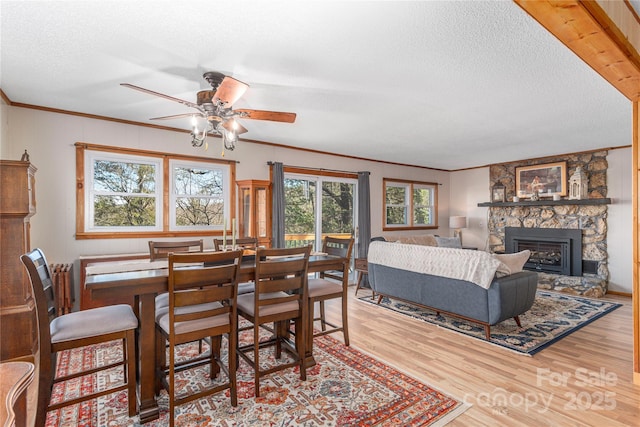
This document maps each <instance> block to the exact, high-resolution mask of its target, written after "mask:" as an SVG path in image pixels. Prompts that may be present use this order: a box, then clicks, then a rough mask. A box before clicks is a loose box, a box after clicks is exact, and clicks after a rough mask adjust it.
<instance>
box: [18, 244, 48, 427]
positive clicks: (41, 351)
mask: <svg viewBox="0 0 640 427" xmlns="http://www.w3.org/2000/svg"><path fill="white" fill-rule="evenodd" d="M20 260H21V261H22V264H24V266H25V267H26V269H27V273H28V276H29V282H30V283H31V292H32V294H33V299H34V301H35V305H36V319H37V327H38V351H37V353H36V354H37V355H38V356H37V358H36V360H35V363H36V364H37V369H38V371H39V375H38V401H39V403H38V405H39V406H40V404H41V402H40V400H41V396H45V398H43V399H44V400H45V401H46V402H47V403H48V398H49V397H50V393H51V388H52V387H53V377H54V373H53V370H54V369H55V366H56V353H55V352H53V351H52V346H51V329H49V323H50V322H51V320H53V319H54V318H55V317H56V316H57V313H56V303H55V301H56V299H55V294H54V290H53V281H52V280H51V271H50V270H49V264H47V260H46V258H45V256H44V253H43V252H42V250H41V249H39V248H36V249H34V250H32V251H31V252H28V253H26V254H24V255H21V256H20ZM47 387H48V388H47ZM37 411H38V415H36V418H38V419H42V420H43V421H44V419H45V418H44V417H46V415H45V414H46V406H45V407H44V408H40V407H38V408H37ZM42 411H44V412H42ZM36 421H37V420H36Z"/></svg>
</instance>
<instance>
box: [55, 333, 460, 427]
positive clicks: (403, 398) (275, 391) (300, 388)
mask: <svg viewBox="0 0 640 427" xmlns="http://www.w3.org/2000/svg"><path fill="white" fill-rule="evenodd" d="M241 339H242V338H241ZM223 343H226V340H223ZM193 352H197V344H191V345H189V344H187V345H185V346H183V347H182V348H180V351H179V353H180V354H181V355H184V354H191V353H193ZM265 352H266V353H265V359H267V358H269V357H270V358H271V359H273V357H272V354H273V349H272V348H271V349H269V348H267V349H265ZM118 353H119V349H118V346H115V345H109V344H103V345H96V346H92V347H87V348H85V349H84V350H74V351H70V352H69V351H68V352H64V353H63V354H62V357H60V360H59V362H58V370H59V371H67V370H73V369H74V366H77V365H78V364H85V365H86V364H88V365H91V363H95V362H97V363H106V362H107V361H109V360H112V359H114V358H119V357H121V355H120V354H118ZM224 353H225V355H226V350H225V351H224ZM314 357H315V359H316V362H317V364H316V366H314V367H313V368H311V369H309V370H307V381H300V375H299V371H298V369H297V368H295V369H287V370H284V371H280V372H277V373H274V374H272V375H269V376H267V377H265V378H263V379H262V380H261V382H260V386H261V387H260V389H261V395H262V396H261V397H260V398H256V397H255V393H254V383H253V370H252V368H251V367H249V365H247V364H246V363H245V362H244V361H243V360H241V361H240V366H239V370H238V374H237V380H238V406H237V407H236V408H234V407H232V406H231V404H230V399H229V394H228V390H227V391H226V392H222V393H219V394H218V395H214V396H211V397H209V398H203V399H200V400H197V401H194V402H190V403H186V404H184V405H182V406H179V407H178V408H177V410H176V426H193V427H196V426H202V427H204V426H309V427H311V426H365V425H366V426H385V425H401V426H431V427H436V426H442V425H445V424H446V423H448V422H449V421H451V420H452V419H453V418H455V417H457V416H458V415H460V414H461V413H462V412H464V411H465V410H466V409H467V408H468V407H469V406H468V405H466V404H464V403H463V402H461V401H460V400H457V399H455V398H453V397H451V396H449V395H447V394H445V393H443V392H441V391H439V390H435V389H434V388H432V387H430V386H429V385H427V384H425V383H424V382H422V381H419V380H417V379H415V378H412V377H410V376H408V375H406V374H403V373H402V372H400V371H398V370H397V369H395V368H393V367H391V366H389V365H387V364H386V363H384V362H382V361H380V360H377V359H375V358H373V357H370V356H369V355H366V354H364V353H362V352H360V351H358V350H357V349H355V348H353V346H351V347H345V346H344V345H343V344H342V343H341V342H339V341H337V340H335V339H334V338H332V337H330V336H322V337H318V338H316V339H315V340H314ZM261 358H262V353H261ZM261 360H262V359H261ZM265 363H273V360H271V361H268V360H267V361H265ZM187 372H190V373H187V374H185V376H184V377H182V378H181V379H180V380H179V381H178V382H177V384H179V385H178V386H177V388H178V389H194V388H197V387H198V383H202V382H203V381H205V380H208V369H206V368H204V369H200V370H193V371H187ZM116 373H117V374H121V372H114V373H112V374H111V375H109V374H107V375H94V376H93V377H92V378H89V379H86V378H85V379H84V380H83V381H78V382H77V384H75V385H73V384H71V385H69V386H68V387H67V388H62V387H60V388H57V389H56V390H54V397H53V399H52V400H54V401H55V400H56V399H59V398H60V397H61V396H62V395H65V396H73V395H74V394H75V393H76V392H77V391H78V390H79V389H81V388H88V389H92V388H94V387H100V388H103V387H106V386H107V385H109V386H111V384H109V383H110V382H111V381H112V377H114V378H115V377H116V375H115V374H116ZM221 375H223V378H224V374H221ZM158 402H159V406H160V419H159V420H156V421H152V422H149V423H146V424H143V425H144V426H148V427H159V426H166V425H168V413H167V409H168V399H167V394H166V392H164V391H163V392H162V394H161V395H160V397H159V399H158ZM62 426H86V427H93V426H99V427H117V426H127V427H130V426H140V424H139V421H138V418H137V417H134V418H129V417H128V416H127V396H126V393H125V392H120V393H115V394H112V395H108V396H105V397H103V398H99V399H94V400H93V401H90V402H86V403H84V404H81V405H74V406H70V407H67V408H62V409H61V410H58V411H51V412H49V414H48V418H47V424H46V427H62Z"/></svg>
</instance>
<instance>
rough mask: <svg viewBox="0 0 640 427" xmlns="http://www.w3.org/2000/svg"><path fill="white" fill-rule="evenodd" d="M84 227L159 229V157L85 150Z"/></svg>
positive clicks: (160, 167) (98, 229)
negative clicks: (85, 203) (85, 205)
mask: <svg viewBox="0 0 640 427" xmlns="http://www.w3.org/2000/svg"><path fill="white" fill-rule="evenodd" d="M86 160H87V162H86V163H87V165H88V166H89V167H88V168H87V169H86V170H87V175H86V176H85V182H87V183H91V184H90V185H89V186H88V187H87V195H88V197H87V200H88V203H87V209H86V215H87V216H86V223H87V224H88V231H93V232H106V231H108V232H113V231H114V230H118V231H139V230H148V231H154V230H161V229H162V228H161V225H162V222H160V218H161V217H160V213H161V212H162V178H161V175H160V172H161V170H162V163H161V159H151V160H150V159H148V158H144V157H139V156H123V155H118V154H115V153H101V152H98V151H87V153H86Z"/></svg>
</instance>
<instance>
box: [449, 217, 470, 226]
mask: <svg viewBox="0 0 640 427" xmlns="http://www.w3.org/2000/svg"><path fill="white" fill-rule="evenodd" d="M449 228H454V229H458V228H467V217H466V216H451V217H449Z"/></svg>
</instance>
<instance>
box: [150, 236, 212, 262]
mask: <svg viewBox="0 0 640 427" xmlns="http://www.w3.org/2000/svg"><path fill="white" fill-rule="evenodd" d="M203 250H204V243H203V241H202V239H200V240H188V241H182V242H158V241H154V240H149V259H150V260H151V261H155V260H157V259H162V258H167V257H168V256H169V254H170V253H175V252H202V251H203Z"/></svg>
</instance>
